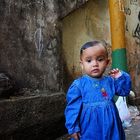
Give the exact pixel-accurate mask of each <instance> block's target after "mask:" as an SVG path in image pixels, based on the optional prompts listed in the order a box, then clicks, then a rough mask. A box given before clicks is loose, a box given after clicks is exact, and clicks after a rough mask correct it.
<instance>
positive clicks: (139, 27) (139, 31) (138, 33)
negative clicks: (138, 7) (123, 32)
mask: <svg viewBox="0 0 140 140" xmlns="http://www.w3.org/2000/svg"><path fill="white" fill-rule="evenodd" d="M133 37H136V38H138V39H140V24H139V23H138V24H137V27H136V29H135V31H134V33H133Z"/></svg>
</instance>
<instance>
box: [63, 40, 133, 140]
mask: <svg viewBox="0 0 140 140" xmlns="http://www.w3.org/2000/svg"><path fill="white" fill-rule="evenodd" d="M108 63H109V59H108V52H107V48H106V44H105V43H104V42H102V41H92V42H87V43H86V44H84V45H83V46H82V47H81V50H80V64H81V68H82V71H83V75H82V76H81V77H79V78H78V79H76V80H74V81H73V83H72V84H71V86H70V88H69V90H68V93H67V98H66V99H67V106H66V109H65V117H66V123H65V125H66V128H67V129H68V133H69V134H70V137H71V139H73V140H125V134H124V130H123V127H122V123H121V120H120V118H119V114H118V110H117V108H116V106H115V103H114V101H113V97H114V95H119V96H127V95H128V94H129V92H130V88H131V80H130V76H129V75H128V74H127V73H125V72H123V71H120V70H119V69H113V70H111V71H110V73H109V75H110V76H104V75H103V74H104V72H105V69H106V67H107V65H108Z"/></svg>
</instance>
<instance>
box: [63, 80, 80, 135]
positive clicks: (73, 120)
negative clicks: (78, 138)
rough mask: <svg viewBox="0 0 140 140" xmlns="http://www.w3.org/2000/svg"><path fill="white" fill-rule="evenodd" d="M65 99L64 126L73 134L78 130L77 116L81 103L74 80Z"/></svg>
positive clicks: (78, 90)
mask: <svg viewBox="0 0 140 140" xmlns="http://www.w3.org/2000/svg"><path fill="white" fill-rule="evenodd" d="M66 101H67V105H66V109H65V118H66V122H65V126H66V128H67V129H68V133H69V134H73V133H76V132H79V131H80V128H79V118H78V117H79V113H80V110H81V105H82V100H81V91H80V89H79V88H78V87H77V85H76V84H75V82H74V83H73V84H72V85H71V86H70V88H69V90H68V92H67V96H66Z"/></svg>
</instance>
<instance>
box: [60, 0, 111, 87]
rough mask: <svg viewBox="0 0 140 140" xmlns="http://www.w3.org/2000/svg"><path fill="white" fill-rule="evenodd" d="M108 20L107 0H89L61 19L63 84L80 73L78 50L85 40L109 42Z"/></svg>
mask: <svg viewBox="0 0 140 140" xmlns="http://www.w3.org/2000/svg"><path fill="white" fill-rule="evenodd" d="M109 21H110V20H109V11H108V1H107V0H104V1H102V0H89V1H88V2H87V3H86V4H85V5H84V6H82V7H81V8H79V9H77V10H76V11H74V12H73V13H71V14H69V15H68V16H67V17H65V18H64V19H63V26H62V28H63V37H62V40H63V47H62V48H63V50H62V52H63V57H64V62H65V65H64V68H65V71H64V72H66V73H65V74H66V75H65V84H66V83H67V84H69V83H70V82H71V81H72V78H75V77H76V76H78V75H80V74H81V68H80V65H79V50H80V47H81V46H82V45H83V44H84V43H85V42H87V41H90V40H95V39H104V40H106V41H107V42H108V43H110V42H111V40H110V22H109Z"/></svg>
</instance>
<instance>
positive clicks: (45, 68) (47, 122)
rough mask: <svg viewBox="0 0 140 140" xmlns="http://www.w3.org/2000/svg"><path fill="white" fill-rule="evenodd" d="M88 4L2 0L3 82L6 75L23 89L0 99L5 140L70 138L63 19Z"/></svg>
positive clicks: (0, 131) (67, 0)
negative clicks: (66, 117)
mask: <svg viewBox="0 0 140 140" xmlns="http://www.w3.org/2000/svg"><path fill="white" fill-rule="evenodd" d="M85 2H86V0H76V1H71V0H45V1H44V0H32V1H31V0H18V1H16V0H13V1H11V0H0V73H1V78H3V77H2V76H3V75H4V74H5V73H6V75H9V77H10V78H9V79H10V80H11V79H12V82H13V81H14V80H15V82H14V83H16V84H17V86H18V88H17V89H18V91H17V90H16V92H17V93H16V94H13V95H14V96H8V98H9V99H0V123H1V125H0V139H4V140H9V139H13V140H14V139H15V140H19V139H20V140H22V139H23V140H25V139H26V140H27V139H29V140H31V139H38V140H40V139H42V140H43V139H50V140H51V139H54V138H56V137H57V136H60V135H61V134H62V133H64V131H65V130H64V118H63V112H64V107H65V94H64V93H63V64H62V59H61V56H62V54H61V46H62V24H61V19H62V18H64V16H66V15H68V14H69V13H70V12H72V11H73V10H75V9H77V8H79V7H80V6H81V5H82V4H84V3H85ZM4 78H6V77H4ZM13 79H14V80H13ZM6 80H7V79H6ZM7 84H8V85H6V87H8V86H9V83H8V82H7ZM14 86H15V84H14ZM12 89H13V88H12ZM0 90H1V86H0ZM1 94H2V91H0V95H1Z"/></svg>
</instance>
